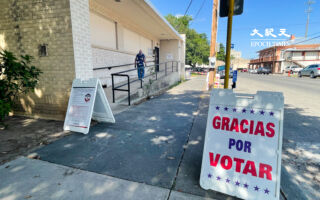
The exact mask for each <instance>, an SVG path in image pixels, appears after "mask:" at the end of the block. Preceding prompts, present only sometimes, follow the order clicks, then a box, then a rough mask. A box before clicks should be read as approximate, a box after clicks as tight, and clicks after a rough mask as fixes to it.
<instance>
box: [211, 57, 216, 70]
mask: <svg viewBox="0 0 320 200" xmlns="http://www.w3.org/2000/svg"><path fill="white" fill-rule="evenodd" d="M216 61H217V60H216V57H209V67H210V68H215V66H216Z"/></svg>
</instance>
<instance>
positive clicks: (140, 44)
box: [122, 28, 153, 56]
mask: <svg viewBox="0 0 320 200" xmlns="http://www.w3.org/2000/svg"><path fill="white" fill-rule="evenodd" d="M122 39H123V44H124V45H123V50H124V51H128V52H133V53H138V52H139V50H140V49H141V50H142V51H143V53H144V54H145V55H146V56H147V55H148V51H149V49H153V44H152V40H150V39H148V38H145V37H143V36H142V35H139V34H138V33H136V32H134V31H131V30H129V29H127V28H123V38H122Z"/></svg>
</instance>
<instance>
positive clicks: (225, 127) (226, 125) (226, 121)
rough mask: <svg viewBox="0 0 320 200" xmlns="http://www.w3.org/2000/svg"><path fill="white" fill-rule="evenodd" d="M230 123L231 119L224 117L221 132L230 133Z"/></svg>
mask: <svg viewBox="0 0 320 200" xmlns="http://www.w3.org/2000/svg"><path fill="white" fill-rule="evenodd" d="M229 122H230V118H228V117H222V126H221V130H226V131H229Z"/></svg>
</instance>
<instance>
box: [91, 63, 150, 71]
mask: <svg viewBox="0 0 320 200" xmlns="http://www.w3.org/2000/svg"><path fill="white" fill-rule="evenodd" d="M151 62H154V61H146V63H151ZM130 65H135V63H129V64H122V65H113V66H108V67H98V68H94V69H93V70H100V69H109V70H111V69H113V68H118V67H126V66H130Z"/></svg>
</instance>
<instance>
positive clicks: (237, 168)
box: [233, 158, 244, 172]
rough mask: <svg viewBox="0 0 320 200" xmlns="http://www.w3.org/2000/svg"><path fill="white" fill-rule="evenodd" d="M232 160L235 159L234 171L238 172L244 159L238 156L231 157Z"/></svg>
mask: <svg viewBox="0 0 320 200" xmlns="http://www.w3.org/2000/svg"><path fill="white" fill-rule="evenodd" d="M233 160H234V161H236V172H240V171H241V164H242V163H244V160H243V159H240V158H233Z"/></svg>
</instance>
